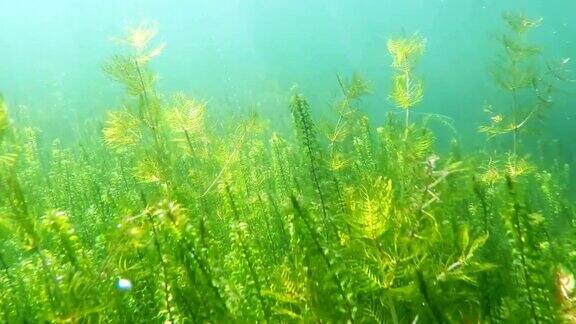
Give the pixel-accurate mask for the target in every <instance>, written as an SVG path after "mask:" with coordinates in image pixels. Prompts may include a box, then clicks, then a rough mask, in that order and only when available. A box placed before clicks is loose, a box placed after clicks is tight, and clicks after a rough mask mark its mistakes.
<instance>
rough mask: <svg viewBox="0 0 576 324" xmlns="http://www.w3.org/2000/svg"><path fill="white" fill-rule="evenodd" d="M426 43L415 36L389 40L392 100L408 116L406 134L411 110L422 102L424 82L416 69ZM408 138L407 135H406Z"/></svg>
mask: <svg viewBox="0 0 576 324" xmlns="http://www.w3.org/2000/svg"><path fill="white" fill-rule="evenodd" d="M425 44H426V41H425V40H424V39H423V38H422V37H420V36H419V35H417V34H415V35H413V36H411V37H404V38H391V39H389V40H388V43H387V46H388V52H389V53H390V55H391V56H392V59H393V61H392V67H393V68H394V70H395V72H394V75H393V77H392V81H393V82H392V93H391V95H390V98H391V99H392V101H394V103H395V104H396V106H397V107H399V108H401V109H403V110H404V113H405V116H406V126H405V128H406V134H408V128H409V126H410V109H412V108H413V107H414V106H415V105H416V104H418V103H419V102H420V101H422V98H423V92H424V90H423V86H422V80H420V79H419V78H418V77H416V76H415V75H414V68H415V66H416V64H417V63H418V59H419V58H420V56H421V55H422V53H423V52H424V48H425ZM406 136H407V135H406Z"/></svg>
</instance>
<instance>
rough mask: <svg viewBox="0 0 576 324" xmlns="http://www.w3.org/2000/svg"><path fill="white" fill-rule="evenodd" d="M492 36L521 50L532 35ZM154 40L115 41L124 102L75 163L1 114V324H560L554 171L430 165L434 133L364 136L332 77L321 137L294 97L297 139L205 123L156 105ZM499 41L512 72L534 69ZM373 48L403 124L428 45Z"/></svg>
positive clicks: (567, 259)
mask: <svg viewBox="0 0 576 324" xmlns="http://www.w3.org/2000/svg"><path fill="white" fill-rule="evenodd" d="M506 20H507V22H508V24H509V25H510V28H511V30H512V31H513V33H515V34H517V35H520V34H521V35H524V34H526V33H527V32H528V30H529V29H531V28H532V27H534V26H536V25H537V24H538V22H531V21H528V20H526V19H525V18H522V17H521V16H515V15H507V16H506ZM155 33H156V31H155V28H154V27H153V26H152V27H150V26H141V27H139V28H136V29H132V30H130V31H129V34H128V36H127V37H126V38H124V39H121V40H120V41H121V42H122V43H126V44H128V45H129V50H128V51H127V53H124V54H123V55H119V56H117V57H115V58H113V59H112V60H111V61H110V62H109V63H107V64H106V65H105V68H104V70H105V72H106V73H107V74H108V75H110V76H111V78H112V79H113V80H115V81H117V82H118V83H119V84H120V85H121V86H123V87H125V88H126V97H125V98H124V99H123V100H122V101H121V102H122V106H121V107H119V108H118V109H116V110H114V111H111V112H109V113H108V114H107V116H106V121H105V123H104V126H103V129H102V131H100V130H96V129H94V130H89V131H87V134H86V136H85V137H84V138H83V139H82V140H81V141H80V142H79V143H78V144H77V145H75V146H72V147H65V146H63V145H62V144H61V143H60V141H58V140H56V141H54V142H53V143H48V144H41V143H42V142H41V141H39V139H38V137H39V136H40V134H39V132H38V131H37V130H35V129H34V128H32V127H23V128H20V127H18V125H12V124H9V123H8V117H7V109H6V107H5V105H4V104H3V103H2V104H0V130H1V133H0V134H2V137H1V138H0V140H1V141H2V142H0V287H1V288H2V290H1V293H0V318H1V320H0V321H2V322H6V323H36V322H55V323H59V322H74V323H76V322H82V323H84V322H87V323H99V322H105V323H141V322H153V323H162V322H164V323H196V322H209V323H236V322H240V323H244V322H249V323H252V322H257V323H258V322H273V323H276V322H280V323H285V322H286V323H287V322H290V323H291V322H302V323H316V322H322V323H325V322H329V323H332V322H334V323H341V322H342V323H346V322H349V323H352V322H359V323H479V322H482V323H484V322H486V323H510V322H519V323H530V322H533V323H547V322H561V321H569V320H570V319H571V318H573V317H574V306H573V298H574V279H573V275H572V273H573V271H574V269H575V267H576V255H575V254H574V252H573V251H574V248H575V246H574V237H575V236H574V235H575V234H576V228H575V227H574V226H575V223H574V217H575V216H576V205H575V204H574V201H573V200H571V199H570V196H569V192H568V191H569V190H568V186H567V181H568V179H569V169H568V166H565V165H561V164H559V163H556V164H555V165H552V166H548V167H545V166H543V165H541V164H540V163H538V161H533V160H530V159H528V158H525V157H519V156H516V155H515V154H510V155H489V154H488V153H486V152H479V153H475V154H470V155H466V154H463V153H461V152H458V151H457V150H456V149H455V150H454V151H453V152H451V153H449V154H441V153H439V152H438V151H436V149H435V136H434V133H433V132H432V131H431V130H430V128H429V127H428V122H429V121H431V120H433V118H424V119H417V118H415V119H414V120H413V122H412V123H410V122H409V119H408V118H406V120H399V119H398V118H396V117H395V115H394V114H389V115H388V116H387V118H386V119H385V120H384V122H382V123H379V124H376V123H374V122H373V121H371V120H370V119H369V118H368V117H367V116H366V115H365V114H364V113H363V111H362V110H363V108H364V107H363V101H362V98H363V97H364V96H366V95H368V94H369V92H370V86H369V84H368V82H366V81H364V80H363V79H362V78H361V77H360V76H359V75H353V76H352V77H351V78H350V79H346V78H344V77H338V84H334V87H335V88H336V87H339V90H340V95H339V96H338V98H335V100H334V104H333V109H334V111H335V114H336V119H335V122H334V123H332V124H329V125H327V127H319V125H323V124H322V123H317V122H316V120H315V119H314V117H313V109H312V107H310V104H309V103H308V101H307V100H306V98H305V96H304V95H303V94H301V93H298V92H296V93H293V94H292V96H291V99H290V102H289V104H288V105H287V107H286V109H287V110H289V111H290V112H291V114H292V122H293V128H294V133H295V134H294V135H293V136H291V135H286V132H284V130H282V129H269V128H268V127H267V125H266V124H265V123H264V122H263V121H262V120H260V119H259V118H257V117H256V116H249V117H247V118H245V119H244V120H239V121H238V120H236V121H233V122H234V123H233V124H232V123H231V124H226V123H225V122H221V123H218V124H214V123H210V122H209V121H208V120H207V119H206V118H205V117H206V116H205V115H207V114H208V112H209V109H207V107H206V104H205V103H203V102H202V101H198V100H195V99H193V98H190V97H188V96H187V95H185V94H183V93H177V94H175V95H172V96H164V95H161V94H159V93H158V92H157V89H156V87H155V82H154V81H155V77H154V76H153V74H152V72H151V71H150V69H149V65H148V63H149V61H150V60H151V59H153V58H154V57H155V56H157V55H159V54H160V53H161V51H162V49H163V45H159V46H151V44H152V43H153V37H154V35H155ZM514 41H515V40H514V39H509V40H507V41H506V42H512V43H509V44H510V46H511V48H510V49H509V50H510V51H511V52H513V56H514V57H516V58H515V59H514V60H516V61H518V62H520V61H521V60H524V58H526V57H531V56H532V55H533V52H534V51H533V50H532V49H530V48H526V47H525V45H522V44H523V43H522V44H521V43H517V42H514ZM512 45H513V46H512ZM388 48H389V51H390V53H391V54H392V66H393V69H394V71H393V73H394V74H393V76H392V77H391V78H392V82H393V85H394V86H393V94H392V96H391V97H392V99H393V101H394V102H395V104H396V105H397V106H398V107H400V108H402V109H404V110H405V112H406V114H407V113H408V112H409V111H410V109H412V107H414V105H415V104H417V103H418V102H420V101H421V99H422V93H423V91H422V84H421V81H419V79H418V78H417V77H415V76H414V74H413V69H414V68H415V64H416V63H417V61H418V58H419V57H420V56H421V55H422V54H423V50H424V41H423V39H422V38H420V37H418V36H414V37H410V38H405V39H398V40H391V41H389V43H388ZM517 69H518V72H519V73H520V72H521V71H520V70H521V69H520V68H517ZM522 71H523V70H522ZM523 73H524V72H523ZM509 76H511V75H509ZM523 78H524V77H521V76H520V74H518V77H517V78H516V77H514V80H513V81H511V82H508V81H507V82H508V83H506V84H509V85H510V84H513V85H514V86H513V87H512V88H513V89H520V87H521V86H525V83H523V81H522V80H523ZM406 116H408V115H406ZM434 118H437V117H434ZM441 121H443V122H444V123H446V121H445V119H441Z"/></svg>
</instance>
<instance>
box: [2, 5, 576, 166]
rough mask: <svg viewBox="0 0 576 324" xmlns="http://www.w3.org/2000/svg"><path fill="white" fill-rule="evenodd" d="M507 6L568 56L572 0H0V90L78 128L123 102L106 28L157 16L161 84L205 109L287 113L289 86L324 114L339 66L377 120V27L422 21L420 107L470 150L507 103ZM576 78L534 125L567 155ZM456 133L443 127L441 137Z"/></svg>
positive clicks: (553, 54) (111, 31)
mask: <svg viewBox="0 0 576 324" xmlns="http://www.w3.org/2000/svg"><path fill="white" fill-rule="evenodd" d="M504 10H521V11H523V12H525V13H526V14H527V15H528V16H531V17H542V18H543V19H544V20H543V26H542V27H541V28H539V29H537V30H536V31H535V32H534V34H533V40H534V42H536V43H538V44H540V45H541V46H542V48H543V50H544V56H545V57H547V58H549V59H556V60H558V59H562V58H574V59H576V37H575V35H576V24H575V23H574V20H575V14H576V2H575V1H573V0H551V1H537V0H531V1H513V0H510V1H503V0H382V1H376V0H312V1H288V0H274V1H270V0H224V1H212V0H194V1H191V0H189V1H185V0H168V1H150V0H149V1H136V0H127V1H119V0H118V1H95V0H87V1H80V0H76V1H74V0H54V1H47V0H36V1H34V0H30V1H10V0H2V1H0V91H1V92H3V93H4V95H5V97H6V98H7V100H8V102H9V104H10V105H11V107H13V109H24V108H23V107H27V109H28V110H29V115H30V116H31V118H32V119H33V120H34V121H35V122H37V123H38V125H40V127H41V128H42V129H43V130H44V133H43V134H44V135H43V136H44V137H46V138H53V137H54V136H59V137H63V138H64V140H67V139H71V138H74V136H75V132H76V131H77V130H78V129H79V128H81V127H79V126H82V125H84V124H85V121H86V120H97V119H100V118H101V117H102V115H103V112H104V111H105V110H107V109H113V108H115V107H116V106H117V105H118V103H119V102H120V96H121V91H122V89H120V88H119V87H118V86H117V85H116V84H114V83H113V82H110V80H109V79H108V78H107V77H106V76H105V75H104V74H103V73H102V71H101V66H102V63H103V62H104V61H105V60H106V59H107V58H109V57H110V56H111V55H113V54H114V53H116V52H117V51H118V45H117V44H116V43H114V42H113V41H112V40H111V39H112V38H113V37H114V36H118V35H121V34H122V33H123V32H124V31H125V29H126V28H127V27H129V26H134V25H138V24H139V23H142V22H157V24H158V28H159V38H160V39H161V40H163V41H165V42H166V44H167V47H166V49H165V51H164V53H163V54H162V55H161V56H160V57H159V58H157V59H156V60H155V61H154V63H153V68H154V70H155V71H156V72H157V73H158V74H159V77H160V79H159V86H160V88H161V89H162V90H163V91H166V93H169V92H171V91H175V90H183V91H185V92H187V93H189V94H191V95H193V96H195V97H197V98H199V99H203V100H207V101H208V102H209V112H210V115H211V116H212V118H219V117H220V116H221V118H222V119H229V118H231V116H234V114H239V113H245V112H247V111H251V110H256V111H260V112H262V113H263V115H264V116H266V117H267V118H270V119H271V120H272V122H273V123H284V122H286V121H287V118H286V117H287V116H288V109H287V108H286V100H287V97H288V95H289V93H290V89H291V87H292V86H294V85H298V87H299V89H301V90H302V91H303V92H304V93H305V94H306V95H307V97H308V98H309V99H310V101H311V104H312V106H313V109H314V112H315V113H317V114H318V116H320V117H321V116H325V115H327V114H328V112H329V109H330V108H329V107H330V104H331V103H332V102H333V101H334V100H335V99H336V98H337V96H338V95H339V93H338V91H339V89H338V86H337V82H336V75H337V74H342V75H350V74H351V73H353V72H358V73H360V74H362V75H363V76H364V77H365V78H366V79H368V80H369V81H370V82H371V84H372V89H373V93H372V95H371V96H370V97H369V98H367V99H366V100H365V102H364V105H363V107H364V109H366V110H367V112H368V114H369V115H370V116H371V117H372V118H373V120H376V121H377V120H379V119H382V118H384V116H385V113H386V112H388V111H391V110H393V109H394V108H393V105H392V104H391V103H390V102H389V101H388V100H387V96H388V92H389V89H390V81H389V80H390V75H391V70H390V67H389V65H390V57H389V55H388V53H387V50H386V39H387V38H388V37H391V36H398V35H402V34H412V33H413V32H418V33H420V34H421V35H423V36H424V37H425V38H426V39H427V49H426V53H425V55H424V58H423V60H422V62H421V65H420V67H419V69H418V74H419V75H421V76H422V77H423V79H424V81H425V87H426V89H425V99H424V101H423V103H421V104H420V105H419V106H418V107H417V108H416V112H417V113H418V112H419V113H438V114H443V115H446V116H448V117H450V118H453V119H454V125H455V127H456V129H457V130H458V135H457V136H458V137H460V138H461V139H462V141H463V143H464V144H465V146H466V147H468V148H470V149H476V148H477V147H480V146H482V145H484V143H485V137H484V136H483V135H481V134H479V133H478V132H477V129H478V126H479V125H480V124H482V123H485V122H486V119H487V116H486V115H485V114H484V113H483V111H482V107H483V105H484V104H485V103H493V104H495V105H499V104H506V98H505V96H504V95H503V94H502V93H501V92H499V90H498V89H497V87H496V86H495V85H494V84H493V82H492V81H491V78H490V75H489V73H488V70H489V67H490V66H491V65H492V64H494V63H495V62H496V61H497V59H498V56H497V48H498V44H497V41H496V35H497V34H498V32H499V31H501V30H502V29H503V28H504V27H503V22H502V19H501V13H502V12H503V11H504ZM573 61H574V60H573ZM570 77H571V78H572V79H576V74H574V73H573V74H571V75H570ZM575 89H576V84H575V83H568V84H566V85H565V86H564V87H563V91H562V92H561V93H559V94H557V95H556V96H555V99H554V100H555V106H554V107H553V110H552V111H551V112H550V114H549V118H548V120H547V121H546V123H545V129H544V132H543V133H548V134H549V138H557V139H560V142H561V147H562V148H563V151H562V153H561V154H562V155H563V158H564V159H566V160H570V159H573V158H574V154H575V153H574V151H575V150H573V149H572V148H571V145H572V142H573V141H574V140H576V130H575V129H574V125H575V124H574V123H575V121H576V120H575V118H576V117H575V116H576V105H575V104H574V98H575V97H576V91H575ZM452 136H453V135H451V134H450V133H449V131H442V130H441V131H440V133H439V144H440V146H443V145H444V146H446V144H447V143H448V141H449V139H450V137H452Z"/></svg>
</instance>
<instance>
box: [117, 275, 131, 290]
mask: <svg viewBox="0 0 576 324" xmlns="http://www.w3.org/2000/svg"><path fill="white" fill-rule="evenodd" d="M116 288H118V290H120V291H130V290H132V282H131V281H130V280H128V279H124V278H120V279H118V282H116Z"/></svg>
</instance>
